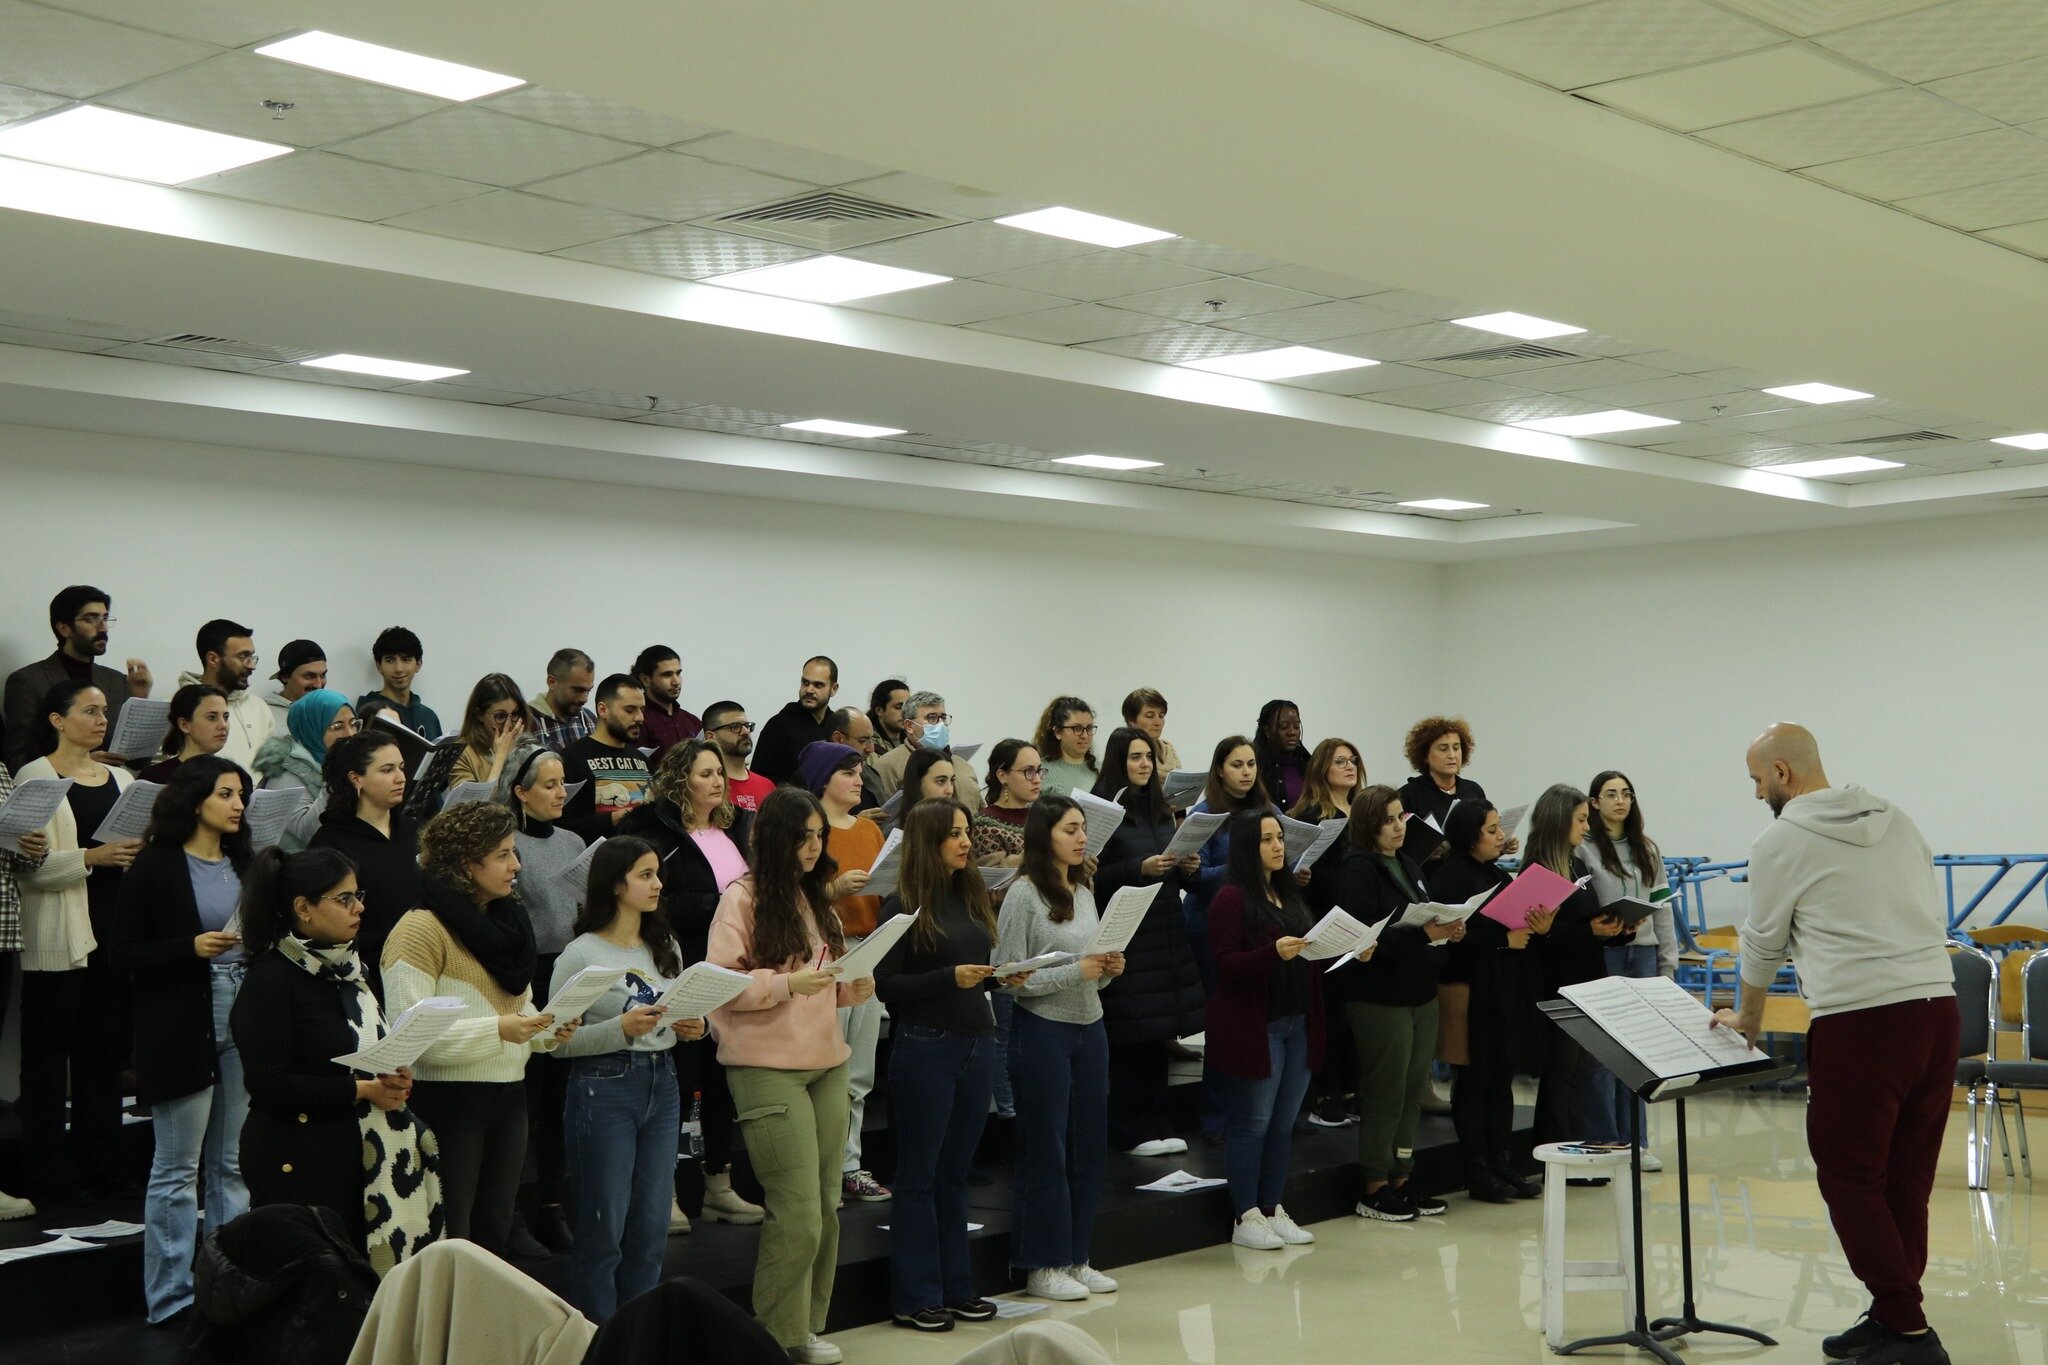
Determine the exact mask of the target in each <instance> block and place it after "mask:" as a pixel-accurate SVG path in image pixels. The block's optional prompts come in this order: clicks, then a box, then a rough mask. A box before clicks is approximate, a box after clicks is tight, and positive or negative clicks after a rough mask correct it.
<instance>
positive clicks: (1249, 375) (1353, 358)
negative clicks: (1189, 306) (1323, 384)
mask: <svg viewBox="0 0 2048 1365" xmlns="http://www.w3.org/2000/svg"><path fill="white" fill-rule="evenodd" d="M1180 363H1181V367H1182V368H1183V369H1189V370H1207V371H1209V372H1210V373H1211V374H1234V375H1236V376H1237V377H1238V378H1240V379H1298V378H1300V377H1301V376H1303V375H1306V374H1329V373H1331V372H1332V371H1334V370H1356V369H1361V368H1363V367H1364V366H1367V365H1377V364H1379V361H1377V360H1367V359H1366V358H1365V357H1364V356H1362V355H1340V354H1339V353H1337V352H1336V351H1319V350H1317V349H1316V348H1315V347H1313V346H1282V347H1280V348H1278V349H1277V350H1272V351H1247V352H1245V353H1244V354H1242V355H1212V356H1210V357H1209V358H1208V359H1207V360H1183V361H1181V362H1180Z"/></svg>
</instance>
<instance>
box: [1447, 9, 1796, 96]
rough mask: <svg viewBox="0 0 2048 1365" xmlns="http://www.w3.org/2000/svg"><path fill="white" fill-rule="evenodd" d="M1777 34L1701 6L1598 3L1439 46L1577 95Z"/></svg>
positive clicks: (1765, 41)
mask: <svg viewBox="0 0 2048 1365" xmlns="http://www.w3.org/2000/svg"><path fill="white" fill-rule="evenodd" d="M1783 36H1784V35H1782V34H1779V33H1776V32H1774V31H1772V30H1771V29H1768V28H1765V27H1764V26H1763V25H1762V24H1757V23H1752V22H1751V21H1749V20H1747V19H1743V18H1740V17H1738V16H1736V15H1733V14H1730V13H1728V12H1727V11H1726V10H1722V9H1716V8H1714V7H1713V6H1711V5H1708V4H1705V3H1703V2H1702V0H1597V3H1594V4H1590V5H1580V6H1577V7H1575V8H1572V9H1567V10H1563V11H1560V12H1556V13H1552V14H1544V15H1538V16H1537V17H1535V18H1532V19H1523V20H1519V21H1517V22H1515V23H1511V24H1502V25H1500V26H1498V27H1496V28H1487V29H1481V30H1479V31H1478V32H1476V33H1467V34H1463V35H1461V36H1459V37H1456V38H1452V39H1449V40H1447V41H1446V42H1445V43H1444V44H1443V45H1444V46H1445V47H1447V48H1450V49H1451V50H1452V51H1454V52H1462V53H1464V54H1465V55H1467V56H1470V57H1477V58H1478V59H1479V60H1480V61H1483V62H1490V63H1492V64H1493V65H1495V66H1499V67H1504V68H1506V69H1507V70H1509V71H1515V72H1519V73H1520V74H1522V75H1524V76H1529V77H1532V78H1534V79H1536V80H1539V81H1542V82H1543V83H1544V84H1546V85H1552V86H1555V87H1557V88H1558V89H1560V90H1575V89H1577V88H1578V87H1580V86H1582V85H1592V84H1594V83H1595V82H1597V81H1611V80H1617V79H1619V78H1621V77H1623V76H1639V75H1641V74H1643V73H1644V72H1646V71H1662V70H1664V69H1665V68H1667V67H1673V66H1685V65H1688V64H1690V63H1693V62H1703V61H1707V60H1709V59H1710V58H1714V57H1725V56H1727V55H1729V54H1730V53H1734V52H1747V51H1749V50H1750V49H1752V48H1759V47H1767V46H1769V45H1770V44H1772V43H1777V42H1781V41H1783Z"/></svg>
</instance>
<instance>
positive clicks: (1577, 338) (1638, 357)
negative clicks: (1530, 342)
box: [1538, 332, 1669, 370]
mask: <svg viewBox="0 0 2048 1365" xmlns="http://www.w3.org/2000/svg"><path fill="white" fill-rule="evenodd" d="M1557 340H1558V341H1559V342H1560V343H1562V344H1563V345H1565V346H1568V347H1570V348H1571V349H1572V350H1574V351H1576V352H1578V353H1579V354H1580V355H1604V356H1611V357H1614V358H1616V359H1619V358H1621V357H1622V356H1626V357H1628V358H1629V359H1630V360H1633V361H1635V363H1636V364H1638V365H1644V364H1649V363H1650V362H1648V361H1646V360H1644V358H1643V357H1644V356H1646V355H1647V354H1649V353H1650V352H1651V351H1653V350H1655V349H1656V348H1655V347H1654V346H1645V345H1643V343H1641V342H1640V341H1627V340H1624V339H1623V338H1621V337H1618V336H1610V335H1608V334H1607V333H1605V332H1577V333H1574V334H1573V335H1571V336H1568V337H1559V338H1557ZM1538 344H1539V345H1540V344H1541V343H1538ZM1650 368H1652V369H1656V370H1662V369H1667V368H1669V367H1668V366H1664V365H1651V366H1650Z"/></svg>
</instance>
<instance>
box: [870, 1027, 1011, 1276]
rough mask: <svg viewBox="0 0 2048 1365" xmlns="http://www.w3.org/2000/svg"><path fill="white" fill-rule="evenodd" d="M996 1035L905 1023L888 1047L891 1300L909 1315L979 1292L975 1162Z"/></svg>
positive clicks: (990, 1085) (991, 1083) (993, 1068)
mask: <svg viewBox="0 0 2048 1365" xmlns="http://www.w3.org/2000/svg"><path fill="white" fill-rule="evenodd" d="M995 1071H996V1040H995V1038H994V1036H993V1035H989V1034H980V1035H977V1034H972V1033H955V1032H953V1031H952V1030H951V1029H941V1028H931V1027H929V1026H927V1025H924V1024H899V1025H897V1026H896V1029H895V1031H894V1033H893V1034H892V1035H891V1044H890V1048H889V1096H890V1098H891V1099H892V1100H893V1101H894V1102H895V1106H896V1107H895V1111H894V1112H893V1113H892V1114H891V1115H890V1118H891V1119H892V1120H893V1121H894V1123H895V1125H896V1177H895V1179H894V1180H892V1181H891V1182H890V1189H891V1190H893V1191H894V1193H895V1196H896V1198H895V1200H894V1201H893V1202H894V1207H893V1210H892V1214H891V1218H890V1223H889V1283H890V1289H889V1299H890V1309H891V1311H893V1312H896V1313H901V1314H904V1315H906V1316H908V1315H909V1314H912V1313H919V1312H922V1311H924V1310H925V1309H927V1308H943V1307H945V1306H946V1305H947V1304H952V1303H966V1302H967V1301H968V1300H969V1299H972V1298H974V1297H976V1295H975V1292H974V1268H973V1266H972V1265H971V1264H970V1263H969V1261H968V1256H967V1168H968V1166H969V1165H970V1164H971V1163H972V1162H973V1160H974V1146H975V1144H976V1143H978V1142H980V1141H981V1130H982V1126H983V1125H984V1124H986V1123H987V1122H988V1101H989V1095H990V1093H991V1092H992V1091H993V1090H994V1089H995Z"/></svg>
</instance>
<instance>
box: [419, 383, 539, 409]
mask: <svg viewBox="0 0 2048 1365" xmlns="http://www.w3.org/2000/svg"><path fill="white" fill-rule="evenodd" d="M392 392H393V393H409V394H412V395H413V396H415V397H417V398H445V399H447V400H449V401H451V402H455V403H488V404H490V405H491V406H493V407H510V406H511V405H512V404H514V403H525V402H530V401H531V400H532V398H533V395H532V394H530V393H512V392H510V391H508V390H505V389H479V388H470V387H465V386H463V385H460V384H442V383H429V384H405V385H401V386H400V387H398V388H395V389H393V390H392Z"/></svg>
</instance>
